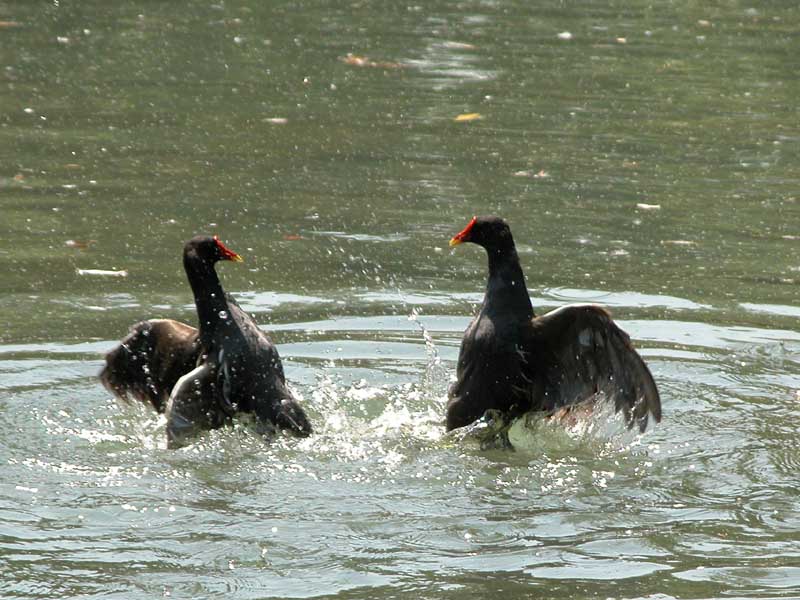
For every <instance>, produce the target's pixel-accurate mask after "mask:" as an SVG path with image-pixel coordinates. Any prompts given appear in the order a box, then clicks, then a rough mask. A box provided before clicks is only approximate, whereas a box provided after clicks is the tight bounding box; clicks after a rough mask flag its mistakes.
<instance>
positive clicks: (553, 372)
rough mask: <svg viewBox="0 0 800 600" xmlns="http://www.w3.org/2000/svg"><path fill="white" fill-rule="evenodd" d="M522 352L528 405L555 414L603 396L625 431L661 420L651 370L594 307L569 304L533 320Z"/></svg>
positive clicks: (607, 318) (611, 322) (601, 309)
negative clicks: (620, 416)
mask: <svg viewBox="0 0 800 600" xmlns="http://www.w3.org/2000/svg"><path fill="white" fill-rule="evenodd" d="M526 337H527V340H526V342H525V343H524V348H525V351H526V353H527V361H526V363H527V365H526V370H527V371H528V377H529V378H530V379H531V380H532V381H534V382H535V384H534V386H533V391H532V396H533V397H532V405H533V408H535V409H537V408H538V409H540V410H545V411H553V410H556V409H559V408H561V407H564V406H569V405H572V404H576V403H579V402H582V401H584V400H587V399H590V398H592V397H593V396H595V395H597V394H599V393H602V394H603V395H605V396H606V397H607V398H609V399H613V401H614V406H615V409H616V410H617V411H618V412H622V413H623V415H624V417H625V421H626V423H627V424H628V426H629V427H633V425H634V424H636V425H637V426H638V428H639V430H640V431H644V430H645V429H646V427H647V423H648V420H649V417H650V416H652V417H653V419H655V421H656V422H658V421H660V420H661V400H660V398H659V394H658V389H657V388H656V384H655V382H654V381H653V376H652V375H651V374H650V370H649V369H648V368H647V365H646V364H645V363H644V361H643V360H642V358H641V357H640V356H639V354H638V353H637V352H636V350H634V348H633V346H632V345H631V342H630V338H629V337H628V335H627V334H626V333H625V332H624V331H622V330H621V329H620V328H619V327H618V326H617V325H616V324H615V323H614V321H613V320H612V319H611V316H610V315H609V314H608V312H607V311H606V310H605V309H603V308H601V307H599V306H596V305H588V304H583V305H570V306H565V307H562V308H559V309H557V310H554V311H552V312H550V313H548V314H546V315H543V316H541V317H537V318H534V319H533V320H532V321H531V330H530V334H529V336H526Z"/></svg>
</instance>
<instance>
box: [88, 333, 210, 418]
mask: <svg viewBox="0 0 800 600" xmlns="http://www.w3.org/2000/svg"><path fill="white" fill-rule="evenodd" d="M199 355H200V344H199V342H198V338H197V329H195V328H194V327H190V326H189V325H186V324H184V323H180V322H179V321H173V320H171V319H152V320H150V321H141V322H139V323H136V324H135V325H133V326H132V327H131V330H130V333H128V335H127V336H126V337H125V338H124V339H123V340H122V341H121V342H120V343H119V345H117V346H116V347H114V348H113V349H111V350H110V351H109V352H108V353H107V354H106V357H105V358H106V364H105V366H104V367H103V369H102V371H100V374H99V377H100V381H101V382H102V383H103V385H104V386H105V387H106V389H107V390H108V391H109V392H111V393H112V394H114V395H115V396H117V397H118V398H120V399H121V400H125V401H129V400H130V399H131V398H134V399H136V400H139V401H141V402H144V403H146V404H147V403H149V404H152V405H153V407H154V408H155V409H156V410H157V411H158V412H164V407H165V405H166V403H167V399H168V398H169V395H170V392H171V391H172V388H173V387H174V386H175V383H176V382H177V381H178V379H179V378H180V377H181V376H182V375H184V374H186V373H188V372H189V371H191V370H192V369H194V367H195V365H196V364H197V360H198V357H199Z"/></svg>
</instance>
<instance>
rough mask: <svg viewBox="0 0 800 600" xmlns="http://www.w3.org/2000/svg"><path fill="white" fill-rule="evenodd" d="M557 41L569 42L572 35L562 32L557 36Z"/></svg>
mask: <svg viewBox="0 0 800 600" xmlns="http://www.w3.org/2000/svg"><path fill="white" fill-rule="evenodd" d="M558 39H560V40H571V39H572V34H571V33H570V32H569V31H562V32H561V33H559V34H558Z"/></svg>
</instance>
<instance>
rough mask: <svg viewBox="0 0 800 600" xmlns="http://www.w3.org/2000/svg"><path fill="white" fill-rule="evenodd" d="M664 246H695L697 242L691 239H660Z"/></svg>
mask: <svg viewBox="0 0 800 600" xmlns="http://www.w3.org/2000/svg"><path fill="white" fill-rule="evenodd" d="M661 243H662V244H663V245H665V246H697V242H693V241H691V240H661Z"/></svg>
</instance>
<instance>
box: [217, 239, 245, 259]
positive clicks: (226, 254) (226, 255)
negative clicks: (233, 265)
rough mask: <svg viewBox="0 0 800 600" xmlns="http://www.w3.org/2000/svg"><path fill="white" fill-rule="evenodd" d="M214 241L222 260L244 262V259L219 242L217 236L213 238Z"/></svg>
mask: <svg viewBox="0 0 800 600" xmlns="http://www.w3.org/2000/svg"><path fill="white" fill-rule="evenodd" d="M214 241H215V242H217V247H218V248H219V251H220V253H221V254H222V260H232V261H234V262H244V259H243V258H242V257H241V256H239V255H238V254H236V252H234V251H233V250H231V249H230V248H228V247H227V246H226V245H225V244H223V243H222V242H220V241H219V238H218V237H217V236H214Z"/></svg>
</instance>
